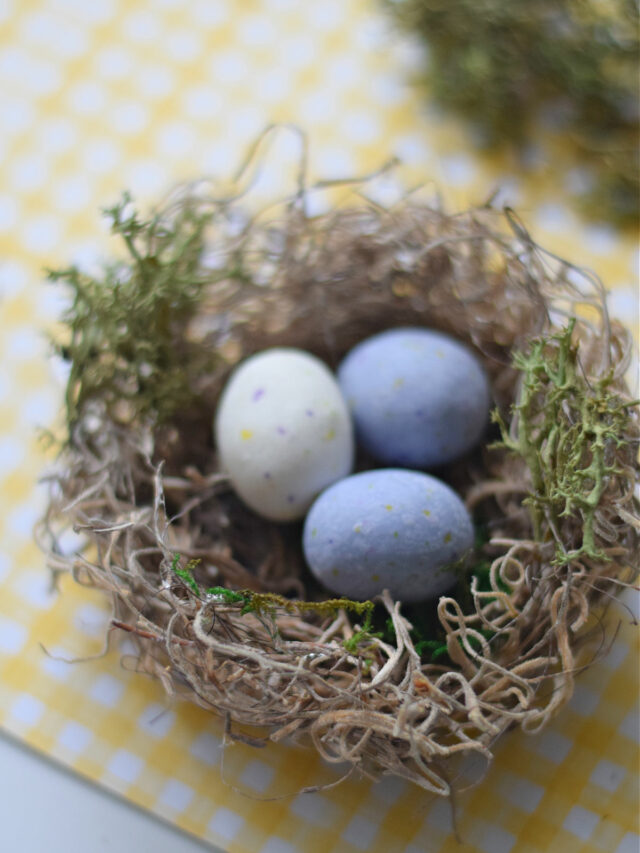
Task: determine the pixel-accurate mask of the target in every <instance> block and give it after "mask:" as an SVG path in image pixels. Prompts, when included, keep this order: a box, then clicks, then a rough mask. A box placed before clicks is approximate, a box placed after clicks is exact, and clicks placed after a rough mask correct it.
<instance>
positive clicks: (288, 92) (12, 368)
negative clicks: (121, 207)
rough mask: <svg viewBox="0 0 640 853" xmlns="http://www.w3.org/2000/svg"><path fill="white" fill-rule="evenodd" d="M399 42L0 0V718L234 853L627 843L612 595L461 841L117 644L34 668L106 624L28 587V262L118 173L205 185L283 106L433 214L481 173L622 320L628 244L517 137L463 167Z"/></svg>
mask: <svg viewBox="0 0 640 853" xmlns="http://www.w3.org/2000/svg"><path fill="white" fill-rule="evenodd" d="M417 54H418V48H417V46H416V45H414V44H412V43H411V42H409V41H407V40H406V39H404V40H403V39H400V38H398V37H397V36H396V35H393V34H392V31H391V29H390V27H389V26H388V23H387V21H386V20H385V18H384V16H383V15H382V14H381V12H380V10H379V8H378V6H377V5H376V0H136V1H135V2H134V0H14V2H11V0H0V330H1V333H2V334H1V337H0V356H1V361H0V364H1V367H0V481H1V489H0V528H1V530H2V533H1V536H2V538H1V540H0V541H1V542H2V548H1V549H0V724H2V726H3V727H4V729H5V730H6V731H7V732H10V733H12V734H14V735H15V736H17V737H19V738H22V739H24V740H25V741H26V742H27V743H29V744H31V745H33V746H34V747H36V748H38V749H41V750H43V751H44V752H46V753H47V754H49V755H51V756H53V757H55V758H57V759H58V760H60V761H61V762H63V763H64V764H66V765H68V766H70V767H72V768H74V769H75V770H77V771H78V772H80V773H82V774H85V775H86V776H87V777H89V778H91V779H93V780H96V781H98V782H99V783H100V784H102V785H105V786H106V787H108V788H110V789H111V790H114V791H118V792H120V793H122V794H123V795H124V796H125V797H128V798H129V799H131V800H132V801H134V802H136V803H138V804H140V805H142V806H144V807H147V808H149V809H152V810H153V811H155V812H157V813H158V814H159V815H161V816H162V817H164V818H165V819H168V820H170V821H174V822H175V823H177V824H178V825H179V826H181V827H184V828H185V829H187V830H189V831H191V832H193V833H195V834H196V835H198V836H201V837H202V838H205V839H208V840H210V841H212V842H215V843H217V844H218V845H219V846H221V847H222V848H224V849H225V850H228V851H232V853H316V851H317V853H357V851H363V850H365V851H370V853H422V851H428V853H440V851H442V853H444V851H460V850H468V851H485V853H508V851H518V852H519V853H543V851H544V853H553V851H562V853H595V851H607V853H636V851H637V850H638V836H637V832H638V823H637V816H638V787H637V784H638V774H637V771H638V732H639V725H638V706H637V693H638V690H637V683H638V682H637V674H638V673H637V669H638V668H637V662H638V647H637V639H638V638H637V632H634V630H633V629H632V628H631V627H630V624H629V616H628V615H627V614H626V613H624V612H622V611H620V615H619V618H621V619H622V622H623V624H622V628H621V631H620V633H619V634H618V636H617V638H616V640H615V642H614V644H613V647H612V650H611V653H610V654H609V656H608V657H607V658H606V659H605V660H603V661H601V662H599V663H597V664H596V665H595V666H594V667H593V668H592V669H591V670H589V671H588V672H587V673H586V674H585V675H584V676H582V677H581V678H580V679H579V680H578V686H577V690H576V695H575V698H574V699H573V701H572V702H571V704H570V706H569V707H568V708H567V709H566V710H565V711H564V712H563V713H562V714H561V716H559V717H558V719H557V720H556V721H555V722H554V724H553V725H552V726H551V727H550V728H548V729H547V730H545V732H544V733H542V734H541V735H538V736H535V737H526V736H524V735H521V734H519V733H514V734H512V735H511V736H509V737H507V738H505V739H504V741H503V742H502V744H501V745H500V746H499V747H498V751H497V758H496V761H495V764H494V766H493V768H492V769H491V771H490V773H489V776H488V779H487V780H486V782H485V784H484V785H483V786H482V787H480V788H478V789H475V790H474V791H472V792H471V793H469V794H466V795H464V796H463V797H461V799H460V802H459V804H458V808H459V814H458V832H459V835H460V836H461V838H462V839H463V841H464V844H463V846H458V845H457V842H456V840H455V838H454V836H453V835H452V832H451V818H450V808H449V805H448V803H446V802H444V801H439V800H438V801H434V800H433V799H431V798H429V797H428V796H426V795H425V794H424V792H422V791H420V790H418V789H417V788H413V787H411V786H408V785H405V784H404V783H403V782H401V781H398V780H395V779H387V780H386V781H383V782H382V783H381V784H378V785H373V784H370V783H369V782H367V781H357V780H356V781H353V780H349V781H347V782H346V783H345V784H344V785H342V786H340V787H338V788H335V789H330V790H325V791H322V792H319V793H317V794H307V795H295V792H296V791H297V790H299V789H301V788H303V787H304V786H307V785H311V784H317V783H326V782H331V781H333V780H335V779H336V778H338V771H337V770H336V769H335V768H331V767H327V766H325V765H323V764H321V763H320V761H319V760H318V759H317V758H316V757H315V755H314V754H313V753H312V752H311V751H310V750H304V749H302V750H299V749H293V748H289V747H286V746H281V745H279V746H275V745H274V746H272V747H269V748H267V749H265V750H252V749H251V748H249V747H245V746H243V745H233V746H229V747H226V748H225V749H224V750H223V747H222V732H221V728H220V725H219V722H218V721H217V720H216V719H214V718H212V717H211V716H210V715H208V714H206V713H204V712H203V711H202V710H200V709H198V708H196V707H194V706H190V705H186V704H175V705H172V704H171V703H169V702H168V701H167V700H166V698H165V696H164V695H163V693H162V691H161V689H160V687H159V686H158V685H157V684H154V683H151V682H149V681H148V680H146V679H144V678H142V677H140V676H136V675H134V674H132V673H131V672H130V671H128V670H127V668H126V666H121V665H120V656H119V654H118V652H117V651H115V650H112V651H111V652H110V653H109V654H108V655H107V656H106V657H102V658H99V659H95V660H91V661H88V662H84V663H76V664H68V663H64V662H63V661H61V660H59V659H58V658H59V657H66V658H73V657H78V656H81V657H84V656H87V655H92V654H96V653H98V652H100V650H101V644H102V637H103V634H104V627H105V625H106V623H107V621H108V619H109V614H108V612H107V611H106V609H105V605H104V603H103V601H102V600H101V598H100V597H99V596H98V595H97V594H95V593H93V592H91V591H87V590H83V589H80V588H78V587H74V586H73V584H72V583H71V582H69V581H64V582H63V583H62V593H63V594H62V595H56V594H54V593H52V592H51V591H50V590H49V588H48V577H47V575H46V573H45V571H44V567H43V558H42V556H41V554H40V553H39V552H38V551H37V549H36V547H35V546H34V544H33V543H32V527H33V524H34V522H35V520H36V518H37V516H38V514H39V512H40V511H41V509H42V506H43V494H42V493H41V492H40V491H39V490H38V489H37V488H36V486H35V485H34V484H35V482H36V480H37V478H38V477H39V476H40V475H41V474H42V471H43V467H44V465H45V454H44V451H43V449H42V447H41V446H40V445H39V444H38V441H37V434H36V427H37V426H38V425H49V424H52V423H54V422H55V418H56V415H57V412H58V410H59V403H60V393H61V388H62V382H63V376H61V375H60V369H59V368H58V367H57V366H56V365H55V364H52V363H50V362H49V361H48V360H47V357H46V356H47V347H46V342H45V340H44V337H43V334H42V332H43V330H44V329H45V328H47V327H48V326H50V325H51V323H52V322H53V321H54V319H55V317H56V316H57V314H58V312H59V311H60V308H61V306H62V305H63V304H64V301H63V299H62V297H61V294H59V293H58V292H57V291H56V289H55V288H54V287H53V286H52V285H46V284H44V283H43V273H42V270H43V267H45V266H61V265H65V264H68V263H69V262H71V261H74V262H76V263H78V264H80V265H82V266H84V267H86V268H89V269H90V268H91V267H92V266H93V265H95V264H96V262H97V259H98V258H99V257H100V256H101V255H104V253H106V252H107V251H108V250H109V249H108V243H107V239H106V234H105V228H104V224H103V223H102V222H101V221H100V219H99V216H98V214H97V210H98V208H99V207H101V206H104V205H105V204H108V203H111V202H113V201H114V200H115V199H116V197H117V196H118V195H119V193H120V191H121V190H122V189H124V188H129V189H130V190H131V191H132V192H133V194H134V195H135V196H136V197H137V198H138V199H140V200H142V201H143V202H149V201H152V200H153V199H154V198H155V197H157V196H158V195H159V194H160V193H162V192H163V191H165V190H166V189H168V188H169V187H170V186H171V185H172V184H173V183H175V182H176V181H178V180H183V179H187V178H191V177H194V176H198V175H200V174H203V173H208V174H217V175H220V176H222V177H224V176H228V175H229V174H230V171H231V170H232V169H233V168H235V167H236V165H237V163H238V160H239V156H240V153H241V152H242V151H243V150H244V149H245V148H246V146H247V145H248V144H249V143H250V142H251V141H252V139H253V138H254V136H255V135H256V134H257V133H258V132H259V131H260V130H261V129H262V128H263V127H264V126H265V125H266V124H267V123H268V122H270V121H293V122H296V123H298V124H300V125H301V126H303V127H304V128H305V129H306V130H307V132H308V134H309V137H310V139H311V167H312V168H311V171H312V174H313V175H314V176H316V177H340V176H344V175H349V174H356V173H363V172H366V171H368V170H371V169H375V168H376V167H377V166H379V165H380V164H381V162H382V161H383V160H385V159H387V158H388V157H389V156H390V155H394V154H396V155H398V156H399V157H400V158H402V159H403V161H404V162H405V164H406V165H405V167H404V171H403V172H401V179H402V181H403V182H404V185H405V186H407V185H413V184H414V183H416V182H421V181H425V180H427V181H428V180H434V181H435V182H436V183H437V184H438V185H439V186H440V188H441V189H442V190H443V192H444V195H445V199H446V200H447V201H448V203H449V205H450V206H451V207H456V206H461V205H464V204H467V203H470V202H477V201H482V200H484V199H485V198H486V197H487V196H488V195H489V194H490V192H491V191H492V190H493V189H494V188H495V187H496V186H498V185H500V186H501V190H500V199H501V200H502V201H506V202H509V203H511V204H512V205H514V206H516V207H517V208H518V209H519V211H520V212H521V214H522V216H523V217H524V219H525V221H526V222H527V223H528V224H529V226H530V227H531V228H532V230H533V232H534V234H535V235H536V236H537V238H538V239H539V240H540V241H541V242H542V243H543V244H544V245H546V246H548V247H549V248H551V249H554V250H556V251H558V252H559V253H560V254H562V255H563V256H565V257H569V258H571V259H573V260H575V261H577V262H579V263H582V264H584V265H586V266H590V267H592V268H594V269H596V270H597V271H598V272H599V273H600V274H601V276H602V277H603V279H604V280H605V282H606V283H607V285H608V286H609V287H610V288H611V289H612V291H613V292H612V297H611V307H612V311H613V313H614V314H616V315H618V316H622V317H623V318H624V319H625V320H626V322H627V323H628V324H634V325H635V324H636V323H637V314H638V311H637V263H638V257H637V253H636V252H635V246H634V242H633V241H632V240H631V239H630V238H625V237H623V236H620V235H618V234H616V233H615V231H613V230H611V229H610V228H608V227H607V226H602V225H593V224H586V223H583V222H580V221H579V220H578V219H577V217H576V215H575V214H574V213H573V212H572V211H571V209H570V208H569V207H568V205H567V198H568V196H569V195H571V193H574V192H579V191H580V187H581V175H580V173H579V172H578V171H576V172H575V173H571V174H568V175H566V176H564V177H563V178H562V179H561V180H559V179H558V178H557V177H555V178H554V177H553V172H552V169H551V168H550V167H549V160H552V158H553V149H548V148H547V149H544V148H539V149H535V150H533V152H532V154H531V156H530V157H529V158H528V170H529V174H528V177H526V176H525V175H524V173H523V172H522V170H521V169H518V168H517V164H514V163H508V162H505V161H499V160H498V159H493V160H487V159H484V160H482V161H481V160H480V159H478V158H477V157H476V156H474V154H473V153H472V148H471V144H470V141H469V137H468V136H467V135H465V132H464V130H463V129H462V128H461V127H460V126H459V125H458V124H456V123H455V122H454V121H453V120H452V119H450V118H448V117H446V116H445V115H442V114H441V113H440V112H438V111H436V110H435V109H433V108H431V107H427V106H425V100H424V97H423V96H422V95H421V94H420V93H418V92H417V91H416V90H415V89H413V88H412V87H411V85H410V84H409V82H408V81H409V79H410V75H411V73H412V71H413V70H414V69H415V67H416V61H417ZM545 151H546V153H545ZM295 156H296V148H295V139H294V138H293V137H287V136H286V135H284V136H282V137H281V138H280V139H279V141H277V142H276V143H275V145H274V148H273V151H272V152H271V154H270V155H269V169H268V171H267V172H265V173H264V174H263V177H262V178H261V179H260V180H259V182H258V186H257V188H256V194H257V197H262V196H264V197H268V196H270V195H273V194H276V195H277V194H278V193H279V192H281V191H282V183H283V182H284V181H285V179H288V177H290V172H291V163H292V162H293V161H294V160H295ZM396 190H397V187H395V186H394V185H393V181H389V180H387V181H381V182H380V183H379V185H378V186H377V188H376V189H375V191H376V192H378V193H379V194H380V197H381V198H385V199H386V198H391V197H392V196H393V193H394V191H396ZM40 644H43V645H44V646H45V647H46V649H47V650H48V651H49V653H50V654H51V655H53V657H48V656H47V655H46V654H45V653H44V651H43V649H42V647H41V645H40ZM223 754H224V769H223V775H221V771H220V767H221V759H222V756H223ZM287 794H293V795H292V796H283V795H287ZM275 797H282V798H280V799H275V800H273V801H267V802H265V799H268V798H275Z"/></svg>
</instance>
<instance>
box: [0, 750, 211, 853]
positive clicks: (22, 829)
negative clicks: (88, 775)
mask: <svg viewBox="0 0 640 853" xmlns="http://www.w3.org/2000/svg"><path fill="white" fill-rule="evenodd" d="M0 826H1V827H2V829H1V830H0V850H2V851H3V853H205V851H206V853H212V851H213V853H216V851H217V853H221V851H219V849H218V848H214V847H211V846H209V845H205V844H204V843H201V842H198V841H196V840H195V839H194V838H191V837H190V836H187V835H184V834H183V833H181V832H180V831H179V830H177V829H174V828H173V827H172V826H169V825H168V824H163V823H162V822H161V821H159V820H158V819H157V818H156V817H154V816H153V815H152V814H151V813H150V812H143V811H141V810H139V809H136V808H135V807H134V806H132V805H130V804H129V803H127V802H126V801H124V800H121V799H118V798H117V797H115V796H113V795H111V794H109V793H108V792H106V791H104V790H101V789H100V788H98V787H97V786H95V785H93V784H91V783H90V782H86V781H85V780H83V779H82V778H81V777H79V776H76V775H74V774H73V773H70V772H68V771H67V770H65V769H64V768H62V767H59V766H58V765H56V764H54V763H53V762H51V761H49V760H48V759H46V758H43V757H42V756H40V755H39V754H37V753H36V752H34V751H33V750H31V749H29V748H28V747H25V746H23V745H22V744H19V743H17V742H16V741H13V740H10V739H9V738H7V737H6V736H5V735H2V734H0Z"/></svg>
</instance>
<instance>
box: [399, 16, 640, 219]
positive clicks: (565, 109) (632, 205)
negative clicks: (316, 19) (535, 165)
mask: <svg viewBox="0 0 640 853" xmlns="http://www.w3.org/2000/svg"><path fill="white" fill-rule="evenodd" d="M384 2H385V4H386V5H387V6H388V8H389V9H390V11H391V12H392V13H393V15H394V16H395V18H396V20H397V21H398V23H399V25H400V26H401V27H402V28H403V29H406V30H407V31H408V32H409V33H411V34H413V35H417V36H418V37H419V38H420V39H421V40H423V41H424V42H426V44H427V45H428V53H429V60H430V61H429V65H428V69H427V70H426V72H425V73H426V78H427V84H428V88H429V91H430V93H431V94H432V95H433V96H434V98H435V99H436V100H437V101H439V102H440V103H442V104H443V105H445V106H447V107H451V108H453V109H454V110H455V111H457V112H458V113H460V114H461V115H462V116H463V117H464V118H466V119H469V120H470V121H471V122H473V123H474V124H475V125H476V127H478V128H480V129H481V131H482V133H483V136H484V138H485V140H486V142H487V144H488V145H502V144H505V143H511V144H514V145H515V146H516V147H518V148H523V147H524V146H525V145H526V144H527V143H528V142H530V141H531V140H532V139H533V138H534V137H535V126H536V124H537V123H538V121H539V119H540V117H541V115H543V114H546V115H551V116H552V123H553V124H554V125H555V126H556V127H557V129H558V132H560V133H562V134H563V135H564V136H565V137H567V138H569V139H570V141H571V143H572V152H573V155H574V156H575V157H576V159H577V161H579V162H580V163H582V164H583V165H585V166H586V167H587V168H588V169H590V170H592V171H593V173H594V175H595V180H594V183H593V187H592V190H591V191H590V192H589V193H588V194H587V195H586V197H585V206H586V208H587V212H589V213H591V214H592V215H594V216H596V217H598V218H603V217H606V218H611V219H612V220H613V221H615V222H617V223H619V224H622V225H634V224H636V223H637V221H638V214H639V203H638V199H639V195H640V176H639V170H640V165H639V156H638V119H639V84H638V69H639V53H640V35H639V23H640V22H639V14H638V7H637V4H636V0H609V1H608V2H601V0H384Z"/></svg>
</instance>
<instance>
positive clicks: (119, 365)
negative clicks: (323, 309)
mask: <svg viewBox="0 0 640 853" xmlns="http://www.w3.org/2000/svg"><path fill="white" fill-rule="evenodd" d="M211 211H212V208H211V207H208V208H205V207H203V206H200V205H198V203H197V201H196V200H191V201H190V202H188V203H184V204H181V205H179V206H177V208H176V212H175V216H174V217H173V218H168V217H166V216H163V217H161V216H160V215H157V216H152V217H151V218H149V219H147V220H143V219H141V218H139V217H138V215H137V213H136V212H135V210H133V209H132V205H131V199H130V197H129V195H128V194H124V195H123V197H122V199H121V201H120V202H119V203H118V204H116V205H115V206H114V207H111V208H107V209H105V211H104V213H105V214H106V216H107V217H108V218H109V219H110V221H111V231H112V233H113V234H115V235H117V236H118V237H120V238H121V239H122V241H123V243H124V246H125V248H126V252H127V257H126V258H125V259H124V260H123V261H121V262H118V263H113V264H110V265H107V266H106V267H105V268H104V271H103V274H102V275H101V276H99V277H93V276H90V275H86V274H84V273H83V272H81V271H80V270H79V269H78V268H77V267H70V268H68V269H63V270H54V271H51V272H50V273H49V279H50V280H51V281H53V282H62V283H64V284H66V285H67V286H68V287H69V288H70V290H71V296H72V300H71V305H70V306H69V308H68V309H67V311H66V313H65V314H64V316H63V318H62V319H63V322H64V323H65V325H66V327H67V333H66V339H65V340H62V341H57V342H55V343H54V346H55V349H56V351H57V353H58V354H60V355H62V357H63V358H64V359H65V360H67V361H68V362H69V363H70V375H69V380H68V384H67V390H66V398H65V403H66V417H67V425H68V428H69V435H70V437H71V436H72V435H73V427H74V425H75V424H76V423H77V422H78V420H79V419H80V418H81V416H82V415H83V413H85V412H86V411H87V407H88V405H89V404H91V403H92V402H96V403H99V404H100V405H101V407H103V409H104V410H106V413H107V415H108V417H109V418H111V419H112V420H113V421H115V422H125V423H133V422H135V421H136V420H137V419H139V418H142V419H147V418H152V419H153V422H154V423H162V422H163V421H165V420H167V419H168V418H169V417H170V416H171V415H172V414H173V413H174V412H175V411H177V410H178V409H180V408H181V407H185V406H188V405H189V404H190V403H192V402H193V400H194V397H195V396H197V394H196V392H195V390H194V389H195V385H196V382H195V380H196V378H197V376H198V375H199V374H200V373H201V372H202V371H206V370H207V369H210V368H211V367H212V365H213V363H214V361H215V353H212V352H211V351H208V350H206V348H204V347H197V346H195V345H192V344H190V343H189V342H188V341H187V340H186V339H185V337H184V335H183V334H182V330H184V329H185V327H186V325H187V322H188V320H189V318H190V317H191V316H193V314H194V312H195V311H196V309H197V306H198V304H199V301H200V299H201V295H202V292H203V289H204V286H205V284H207V283H209V282H210V281H211V280H212V274H211V271H207V270H205V269H203V267H202V264H201V256H202V253H203V249H204V245H205V231H206V228H207V226H208V225H209V223H210V222H211V219H212V215H213V214H212V212H211Z"/></svg>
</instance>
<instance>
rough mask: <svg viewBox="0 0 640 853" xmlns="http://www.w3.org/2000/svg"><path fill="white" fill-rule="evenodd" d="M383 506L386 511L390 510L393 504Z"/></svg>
mask: <svg viewBox="0 0 640 853" xmlns="http://www.w3.org/2000/svg"><path fill="white" fill-rule="evenodd" d="M384 508H385V509H386V511H387V512H391V510H392V509H393V504H385V505H384Z"/></svg>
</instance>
